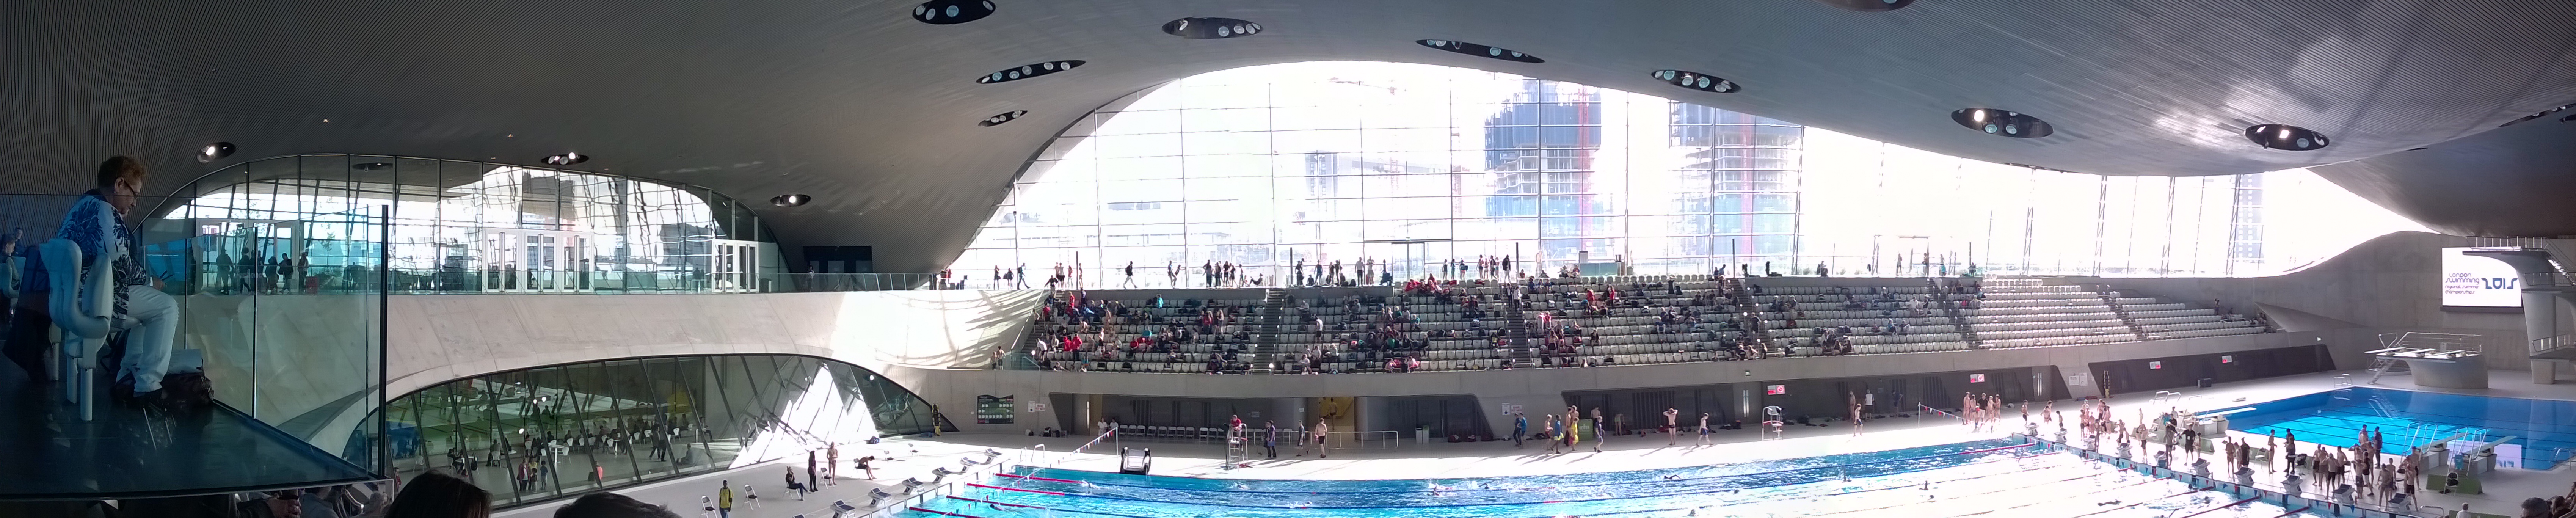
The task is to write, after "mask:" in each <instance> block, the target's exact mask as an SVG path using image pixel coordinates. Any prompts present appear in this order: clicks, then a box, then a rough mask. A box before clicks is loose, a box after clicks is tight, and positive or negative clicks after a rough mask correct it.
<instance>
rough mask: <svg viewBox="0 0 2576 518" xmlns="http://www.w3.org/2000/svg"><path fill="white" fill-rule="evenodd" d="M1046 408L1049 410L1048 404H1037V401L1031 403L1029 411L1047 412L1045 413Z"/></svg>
mask: <svg viewBox="0 0 2576 518" xmlns="http://www.w3.org/2000/svg"><path fill="white" fill-rule="evenodd" d="M1046 408H1047V405H1046V403H1040V402H1036V401H1030V402H1029V411H1030V412H1045V411H1046Z"/></svg>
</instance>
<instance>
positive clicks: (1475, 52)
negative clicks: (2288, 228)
mask: <svg viewBox="0 0 2576 518" xmlns="http://www.w3.org/2000/svg"><path fill="white" fill-rule="evenodd" d="M1414 43H1420V44H1422V46H1425V47H1431V48H1435V49H1440V50H1446V51H1450V52H1456V53H1459V54H1466V55H1470V56H1484V57H1489V58H1494V59H1499V60H1503V61H1519V62H1522V63H1546V62H1547V60H1544V59H1539V58H1538V56H1532V55H1528V54H1522V53H1520V52H1517V51H1513V50H1512V49H1506V48H1502V47H1495V46H1488V45H1477V44H1474V43H1468V42H1464V41H1451V40H1415V41H1414Z"/></svg>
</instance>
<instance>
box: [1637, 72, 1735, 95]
mask: <svg viewBox="0 0 2576 518" xmlns="http://www.w3.org/2000/svg"><path fill="white" fill-rule="evenodd" d="M1646 75H1648V76H1651V77H1654V78H1655V79H1662V80H1664V82H1666V83H1672V84H1673V86H1679V87H1682V88H1689V89H1692V90H1698V91H1702V92H1715V93H1721V94H1724V93H1735V91H1736V90H1742V89H1744V87H1743V85H1738V84H1735V82H1734V81H1728V80H1725V79H1721V78H1718V77H1714V76H1710V75H1708V74H1702V73H1698V72H1692V71H1688V70H1657V71H1654V72H1652V73H1648V74H1646Z"/></svg>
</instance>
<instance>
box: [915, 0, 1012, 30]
mask: <svg viewBox="0 0 2576 518" xmlns="http://www.w3.org/2000/svg"><path fill="white" fill-rule="evenodd" d="M992 15H993V0H930V1H928V2H922V3H921V5H916V6H912V19H914V20H920V21H921V23H934V24H939V25H948V24H956V23H966V22H971V21H975V20H982V19H984V17H986V16H992Z"/></svg>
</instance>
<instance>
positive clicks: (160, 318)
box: [47, 156, 179, 403]
mask: <svg viewBox="0 0 2576 518" xmlns="http://www.w3.org/2000/svg"><path fill="white" fill-rule="evenodd" d="M145 174H146V173H145V172H144V170H143V163H142V162H140V161H137V160H135V159H134V157H128V156H117V157H113V158H109V159H107V161H106V162H101V163H99V165H98V188H97V189H93V190H91V191H89V192H87V193H83V194H82V195H81V197H80V200H79V201H74V202H72V209H71V212H70V213H69V214H65V215H64V216H63V227H62V230H61V231H59V232H57V233H56V234H55V237H59V238H63V239H69V240H71V241H72V243H75V244H78V245H80V248H81V256H82V257H84V258H91V257H98V254H100V253H105V252H106V251H110V250H114V251H118V255H117V258H116V262H115V266H114V268H115V272H113V274H112V275H114V276H115V278H116V314H117V319H116V326H117V328H119V329H123V330H125V331H126V334H125V362H124V365H123V366H121V367H120V368H118V369H117V372H116V384H117V386H118V387H125V386H132V387H133V394H134V397H135V399H136V400H138V401H144V402H147V403H150V402H158V401H160V400H163V399H166V398H167V395H166V394H161V393H159V392H160V390H161V377H162V375H164V374H168V373H169V370H170V343H171V342H172V341H173V340H174V339H176V338H177V336H178V331H179V304H178V301H176V300H173V299H171V298H170V295H169V294H167V293H162V292H161V289H160V284H161V281H160V280H159V279H154V278H152V276H151V275H150V274H148V273H146V272H144V270H143V262H142V261H141V260H140V259H138V256H139V254H138V252H137V251H136V250H137V249H136V248H135V243H134V231H133V230H132V229H130V228H127V227H126V226H125V217H126V214H127V213H128V212H130V211H132V210H134V204H135V201H136V199H135V197H136V196H137V195H138V194H140V193H141V192H142V191H143V177H144V175H145ZM63 266H66V265H47V267H49V268H50V267H63ZM70 267H75V268H77V267H78V266H70Z"/></svg>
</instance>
